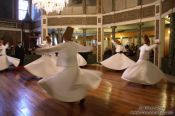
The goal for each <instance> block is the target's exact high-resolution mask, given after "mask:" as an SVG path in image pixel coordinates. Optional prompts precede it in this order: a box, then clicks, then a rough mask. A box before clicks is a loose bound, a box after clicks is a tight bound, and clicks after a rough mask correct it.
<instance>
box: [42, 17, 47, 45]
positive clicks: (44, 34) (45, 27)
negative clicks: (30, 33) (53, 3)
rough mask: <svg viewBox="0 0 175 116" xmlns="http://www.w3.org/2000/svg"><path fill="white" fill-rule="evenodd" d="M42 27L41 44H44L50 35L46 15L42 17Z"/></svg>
mask: <svg viewBox="0 0 175 116" xmlns="http://www.w3.org/2000/svg"><path fill="white" fill-rule="evenodd" d="M41 24H42V25H41V27H42V32H41V34H42V36H41V37H42V39H41V43H43V41H45V37H46V36H47V35H48V27H47V26H48V25H47V17H46V15H42V19H41Z"/></svg>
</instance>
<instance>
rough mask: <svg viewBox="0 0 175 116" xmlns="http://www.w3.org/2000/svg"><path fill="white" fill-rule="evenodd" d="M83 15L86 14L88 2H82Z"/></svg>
mask: <svg viewBox="0 0 175 116" xmlns="http://www.w3.org/2000/svg"><path fill="white" fill-rule="evenodd" d="M82 7H83V14H86V0H82Z"/></svg>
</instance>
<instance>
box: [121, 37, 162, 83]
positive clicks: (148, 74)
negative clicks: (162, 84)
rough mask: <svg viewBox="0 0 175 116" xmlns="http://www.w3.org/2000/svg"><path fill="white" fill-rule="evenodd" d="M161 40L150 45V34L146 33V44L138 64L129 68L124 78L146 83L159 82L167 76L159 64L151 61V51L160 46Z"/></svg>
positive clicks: (142, 47) (141, 50)
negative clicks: (156, 64)
mask: <svg viewBox="0 0 175 116" xmlns="http://www.w3.org/2000/svg"><path fill="white" fill-rule="evenodd" d="M158 44H159V42H158V41H156V42H155V44H153V45H150V40H149V37H148V35H144V44H143V45H142V46H141V47H140V56H139V59H138V61H137V63H136V64H134V65H132V66H130V67H129V68H127V70H126V71H125V72H124V73H123V75H122V79H124V80H127V81H130V82H134V83H139V84H145V85H153V84H156V83H158V82H159V81H160V80H161V79H162V78H164V77H165V75H164V74H163V72H161V71H160V70H159V68H158V67H157V66H155V65H154V64H152V63H151V62H150V61H149V52H150V51H151V50H153V49H154V48H156V47H157V46H158Z"/></svg>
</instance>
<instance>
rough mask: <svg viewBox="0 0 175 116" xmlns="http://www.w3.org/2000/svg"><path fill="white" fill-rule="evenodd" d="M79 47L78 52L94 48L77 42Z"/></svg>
mask: <svg viewBox="0 0 175 116" xmlns="http://www.w3.org/2000/svg"><path fill="white" fill-rule="evenodd" d="M76 45H77V47H78V52H90V51H92V50H93V48H92V47H91V46H82V45H80V44H77V43H76Z"/></svg>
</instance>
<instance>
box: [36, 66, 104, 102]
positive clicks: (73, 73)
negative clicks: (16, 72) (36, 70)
mask: <svg viewBox="0 0 175 116" xmlns="http://www.w3.org/2000/svg"><path fill="white" fill-rule="evenodd" d="M101 75H102V73H101V72H99V71H92V70H86V69H80V68H78V66H75V67H58V70H57V72H55V75H53V76H51V77H48V78H43V79H41V80H40V81H39V82H38V83H39V85H41V87H42V88H43V89H45V90H46V91H47V93H48V94H50V95H51V96H53V97H54V98H56V99H58V100H60V101H63V102H76V101H79V100H81V99H83V98H85V96H86V95H87V92H88V90H90V89H96V88H98V86H99V85H100V82H101Z"/></svg>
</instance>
